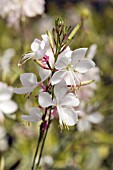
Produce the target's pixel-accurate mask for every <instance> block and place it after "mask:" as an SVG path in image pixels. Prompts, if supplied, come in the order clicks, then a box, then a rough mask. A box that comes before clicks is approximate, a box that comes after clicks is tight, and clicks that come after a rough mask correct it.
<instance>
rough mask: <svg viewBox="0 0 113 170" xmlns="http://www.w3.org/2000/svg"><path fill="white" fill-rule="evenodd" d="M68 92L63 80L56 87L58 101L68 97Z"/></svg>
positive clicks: (55, 92)
mask: <svg viewBox="0 0 113 170" xmlns="http://www.w3.org/2000/svg"><path fill="white" fill-rule="evenodd" d="M67 91H68V88H67V85H66V82H65V81H64V80H62V81H61V82H60V83H58V84H57V85H55V87H54V94H55V96H56V99H57V101H59V100H60V99H61V98H63V97H64V96H65V95H66V93H67Z"/></svg>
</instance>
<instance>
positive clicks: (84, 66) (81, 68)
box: [74, 59, 95, 73]
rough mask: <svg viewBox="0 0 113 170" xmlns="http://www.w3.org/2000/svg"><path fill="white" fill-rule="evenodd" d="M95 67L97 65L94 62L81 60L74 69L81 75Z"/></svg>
mask: <svg viewBox="0 0 113 170" xmlns="http://www.w3.org/2000/svg"><path fill="white" fill-rule="evenodd" d="M93 67H95V63H94V62H93V61H92V60H89V59H84V60H80V61H79V62H78V64H77V65H76V66H75V67H74V69H75V71H78V72H79V73H86V72H87V71H88V70H89V69H91V68H93Z"/></svg>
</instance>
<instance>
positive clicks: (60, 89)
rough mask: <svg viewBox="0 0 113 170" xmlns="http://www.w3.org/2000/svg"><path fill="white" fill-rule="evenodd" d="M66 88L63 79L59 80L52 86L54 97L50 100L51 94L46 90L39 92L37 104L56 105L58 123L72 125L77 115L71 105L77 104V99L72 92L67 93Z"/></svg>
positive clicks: (44, 105)
mask: <svg viewBox="0 0 113 170" xmlns="http://www.w3.org/2000/svg"><path fill="white" fill-rule="evenodd" d="M67 91H68V88H67V86H66V83H65V81H61V82H60V83H58V84H57V85H55V87H54V95H55V97H56V98H55V99H54V100H52V98H51V95H50V94H49V93H47V92H42V93H40V94H39V104H40V105H41V106H42V107H49V106H56V108H57V111H58V115H59V123H60V125H61V127H62V126H63V125H66V126H73V125H75V124H76V123H77V120H78V117H77V113H76V111H75V110H74V109H73V107H76V106H78V105H79V100H78V98H76V96H75V95H74V94H73V93H67Z"/></svg>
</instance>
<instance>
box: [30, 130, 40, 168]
mask: <svg viewBox="0 0 113 170" xmlns="http://www.w3.org/2000/svg"><path fill="white" fill-rule="evenodd" d="M41 140H42V135H41V132H40V136H39V138H38V143H37V147H36V151H35V155H34V159H33V164H32V168H31V170H34V168H35V161H36V157H37V153H38V149H39V146H40V142H41Z"/></svg>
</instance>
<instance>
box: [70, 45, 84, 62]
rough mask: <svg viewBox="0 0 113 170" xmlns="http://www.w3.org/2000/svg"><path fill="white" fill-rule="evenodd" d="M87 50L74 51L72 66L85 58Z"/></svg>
mask: <svg viewBox="0 0 113 170" xmlns="http://www.w3.org/2000/svg"><path fill="white" fill-rule="evenodd" d="M86 51H87V48H79V49H77V50H74V51H73V53H72V57H71V59H72V60H71V64H72V65H76V63H77V61H78V60H81V59H83V58H84V57H85V54H86Z"/></svg>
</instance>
